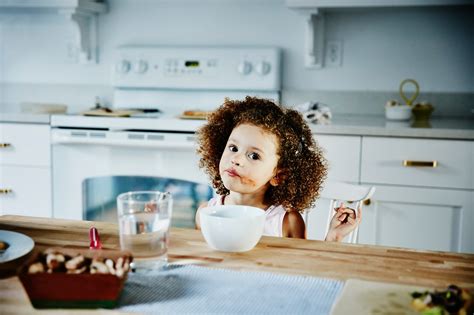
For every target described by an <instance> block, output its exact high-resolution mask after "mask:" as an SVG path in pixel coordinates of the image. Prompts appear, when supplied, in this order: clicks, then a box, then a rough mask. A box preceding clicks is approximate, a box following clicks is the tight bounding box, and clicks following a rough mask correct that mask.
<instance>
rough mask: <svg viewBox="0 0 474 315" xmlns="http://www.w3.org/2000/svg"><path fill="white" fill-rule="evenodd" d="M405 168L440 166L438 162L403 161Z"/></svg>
mask: <svg viewBox="0 0 474 315" xmlns="http://www.w3.org/2000/svg"><path fill="white" fill-rule="evenodd" d="M403 166H406V167H432V168H435V167H437V166H438V161H412V160H403Z"/></svg>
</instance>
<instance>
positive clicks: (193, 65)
mask: <svg viewBox="0 0 474 315" xmlns="http://www.w3.org/2000/svg"><path fill="white" fill-rule="evenodd" d="M184 65H185V66H186V67H188V68H197V67H199V61H197V60H187V61H185V62H184Z"/></svg>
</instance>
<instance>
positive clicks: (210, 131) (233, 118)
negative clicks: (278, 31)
mask: <svg viewBox="0 0 474 315" xmlns="http://www.w3.org/2000/svg"><path fill="white" fill-rule="evenodd" d="M198 143H199V148H198V153H199V154H200V156H201V159H200V163H199V166H200V167H201V168H204V169H205V171H206V173H207V174H208V175H209V176H210V177H211V179H212V185H213V187H214V188H215V189H216V191H217V194H218V197H215V198H212V199H211V200H209V201H208V203H206V204H204V205H202V206H201V207H200V208H199V209H198V211H197V214H196V226H197V228H200V224H199V210H200V209H201V208H202V207H205V206H214V205H248V206H253V207H257V208H261V209H264V210H265V213H266V221H265V228H264V233H263V234H264V235H268V236H282V237H295V238H305V237H306V232H305V224H304V221H303V218H302V217H301V214H300V213H301V212H303V211H304V210H305V209H307V208H309V207H311V206H313V205H314V202H315V200H316V199H317V197H318V196H319V192H320V190H321V186H322V183H323V181H324V179H325V177H326V173H327V170H326V169H327V167H326V160H325V159H324V157H323V154H322V151H321V149H320V148H319V146H318V145H317V144H316V142H315V141H314V139H313V137H312V135H311V130H310V128H309V127H308V125H307V124H306V123H305V121H304V120H303V118H302V116H301V115H300V114H299V113H298V112H297V111H295V110H292V109H288V108H285V107H283V106H280V105H276V104H275V103H273V102H272V101H270V100H266V99H260V98H256V97H249V96H248V97H246V98H245V100H243V101H231V100H229V99H226V100H225V101H224V104H223V105H222V106H220V107H219V108H218V109H217V110H216V111H214V112H213V113H212V114H211V115H210V116H209V117H208V123H207V124H206V125H205V126H203V127H202V128H201V129H200V130H199V131H198ZM335 210H336V213H335V215H334V217H333V218H332V220H331V223H330V229H329V232H328V234H327V236H326V240H328V241H339V240H342V239H343V238H344V236H346V235H347V234H349V233H350V232H351V231H352V230H354V229H355V227H356V226H357V225H358V224H359V222H360V213H358V215H357V217H356V215H355V213H354V211H353V210H352V209H349V208H344V207H343V206H341V207H339V208H338V209H335Z"/></svg>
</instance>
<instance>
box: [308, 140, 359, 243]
mask: <svg viewBox="0 0 474 315" xmlns="http://www.w3.org/2000/svg"><path fill="white" fill-rule="evenodd" d="M315 139H316V141H317V142H318V144H319V145H320V146H321V148H322V149H323V150H324V153H325V157H326V159H327V160H328V167H329V171H328V178H329V179H332V180H337V181H344V182H351V183H358V182H359V181H360V153H361V152H360V148H361V137H360V136H336V135H316V136H315ZM328 215H329V200H325V199H322V198H320V199H318V200H317V202H316V207H315V208H313V209H311V210H310V211H309V212H307V213H306V215H305V220H306V233H307V235H306V236H307V238H308V239H318V240H321V239H324V237H325V233H326V225H327V220H328Z"/></svg>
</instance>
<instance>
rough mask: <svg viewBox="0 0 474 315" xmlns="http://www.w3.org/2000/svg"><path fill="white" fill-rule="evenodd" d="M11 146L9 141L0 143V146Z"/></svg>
mask: <svg viewBox="0 0 474 315" xmlns="http://www.w3.org/2000/svg"><path fill="white" fill-rule="evenodd" d="M10 146H11V143H0V148H8V147H10Z"/></svg>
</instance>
